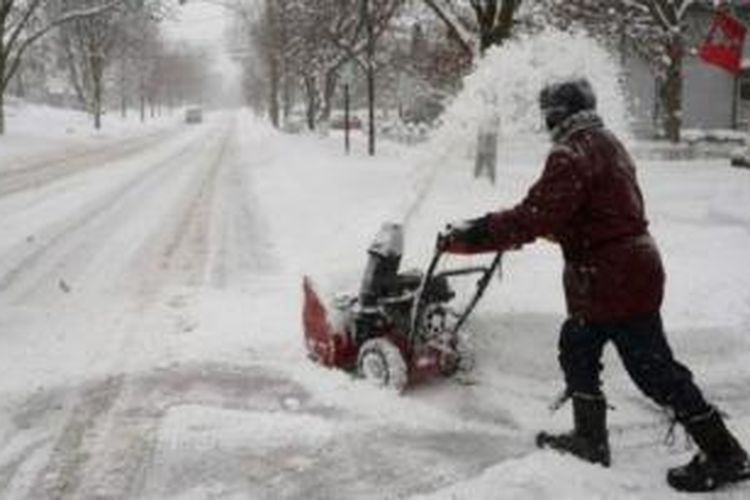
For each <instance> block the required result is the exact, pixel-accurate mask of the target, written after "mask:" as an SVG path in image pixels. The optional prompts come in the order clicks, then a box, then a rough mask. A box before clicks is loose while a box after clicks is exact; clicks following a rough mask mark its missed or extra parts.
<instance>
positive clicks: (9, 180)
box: [0, 128, 175, 197]
mask: <svg viewBox="0 0 750 500" xmlns="http://www.w3.org/2000/svg"><path fill="white" fill-rule="evenodd" d="M174 133H175V132H174V129H172V128H170V129H167V130H159V131H157V132H153V133H151V134H147V135H145V136H139V137H134V138H128V139H124V140H122V141H121V142H118V143H115V144H108V145H107V146H104V147H95V148H91V149H89V148H87V149H85V150H83V151H76V152H70V151H69V150H67V149H66V150H64V151H63V153H62V154H63V156H62V157H61V156H60V153H54V154H51V155H48V156H46V157H44V158H41V159H35V160H33V161H31V162H27V163H25V164H24V163H23V161H21V166H20V167H18V168H14V169H11V170H2V171H0V197H3V196H6V195H9V194H14V193H18V192H21V191H25V190H29V189H37V188H39V187H40V186H43V185H45V184H49V183H52V182H55V181H58V180H61V179H64V178H66V177H69V176H72V175H76V174H79V173H82V172H85V171H88V170H94V169H99V168H104V167H106V166H108V165H109V164H110V163H111V162H112V158H113V157H117V158H120V159H124V158H129V157H131V156H135V155H137V154H138V153H140V152H141V151H142V150H143V149H148V148H150V147H153V146H155V145H157V144H159V143H161V142H163V141H164V140H165V139H166V138H167V137H169V136H170V135H173V134H174ZM9 161H11V162H12V161H14V160H13V158H11V159H10V160H9Z"/></svg>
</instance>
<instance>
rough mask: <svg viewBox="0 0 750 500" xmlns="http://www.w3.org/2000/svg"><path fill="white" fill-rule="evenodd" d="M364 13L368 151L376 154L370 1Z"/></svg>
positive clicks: (367, 1)
mask: <svg viewBox="0 0 750 500" xmlns="http://www.w3.org/2000/svg"><path fill="white" fill-rule="evenodd" d="M362 15H363V16H364V20H365V26H366V28H367V61H366V62H367V108H368V110H367V111H368V123H369V134H368V141H367V152H368V153H369V155H370V156H375V27H374V26H373V22H372V16H371V15H370V1H369V0H362Z"/></svg>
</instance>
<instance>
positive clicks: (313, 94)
mask: <svg viewBox="0 0 750 500" xmlns="http://www.w3.org/2000/svg"><path fill="white" fill-rule="evenodd" d="M305 93H306V94H307V128H308V129H309V130H315V115H316V114H317V112H318V91H317V88H316V85H315V77H312V76H305Z"/></svg>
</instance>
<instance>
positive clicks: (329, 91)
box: [320, 70, 339, 121]
mask: <svg viewBox="0 0 750 500" xmlns="http://www.w3.org/2000/svg"><path fill="white" fill-rule="evenodd" d="M338 81H339V75H338V72H337V71H336V70H330V71H329V72H328V73H326V77H325V82H324V84H323V106H322V108H321V111H320V119H321V120H322V121H328V120H329V119H330V118H331V110H332V109H333V96H334V94H335V93H336V84H338Z"/></svg>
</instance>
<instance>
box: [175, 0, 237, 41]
mask: <svg viewBox="0 0 750 500" xmlns="http://www.w3.org/2000/svg"><path fill="white" fill-rule="evenodd" d="M227 25H228V13H227V11H226V9H224V8H222V7H219V6H218V5H213V4H210V3H206V2H201V1H199V0H193V1H192V2H189V3H188V4H187V5H183V6H181V7H180V8H178V9H176V14H175V19H174V20H169V21H167V22H166V23H165V28H166V32H167V33H168V35H169V36H170V37H173V38H176V39H180V40H190V41H193V42H197V43H201V44H209V45H221V44H222V43H223V35H224V30H225V28H226V27H227Z"/></svg>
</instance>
